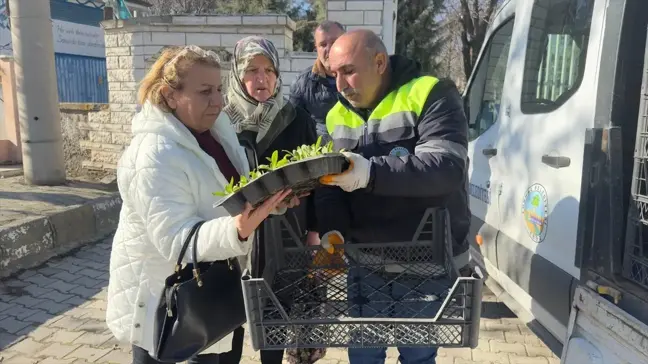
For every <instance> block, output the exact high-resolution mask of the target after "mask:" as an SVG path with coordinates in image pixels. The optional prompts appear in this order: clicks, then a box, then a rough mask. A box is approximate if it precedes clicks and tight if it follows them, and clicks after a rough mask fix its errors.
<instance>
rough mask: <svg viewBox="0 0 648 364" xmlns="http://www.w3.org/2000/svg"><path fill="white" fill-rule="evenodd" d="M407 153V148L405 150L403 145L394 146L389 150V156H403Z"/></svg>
mask: <svg viewBox="0 0 648 364" xmlns="http://www.w3.org/2000/svg"><path fill="white" fill-rule="evenodd" d="M409 154H410V152H409V150H407V148H404V147H395V148H394V149H392V150H391V151H390V152H389V156H391V157H404V156H406V155H409Z"/></svg>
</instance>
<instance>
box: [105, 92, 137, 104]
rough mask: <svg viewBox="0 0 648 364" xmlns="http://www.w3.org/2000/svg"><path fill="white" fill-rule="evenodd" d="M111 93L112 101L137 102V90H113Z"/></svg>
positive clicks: (121, 102)
mask: <svg viewBox="0 0 648 364" xmlns="http://www.w3.org/2000/svg"><path fill="white" fill-rule="evenodd" d="M109 95H110V102H111V103H116V104H131V103H135V102H137V92H135V91H112V92H110V93H109Z"/></svg>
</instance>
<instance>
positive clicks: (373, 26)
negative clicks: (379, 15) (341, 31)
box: [346, 25, 382, 36]
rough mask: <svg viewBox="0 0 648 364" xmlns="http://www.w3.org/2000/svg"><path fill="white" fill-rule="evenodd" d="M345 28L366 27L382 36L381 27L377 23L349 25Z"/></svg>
mask: <svg viewBox="0 0 648 364" xmlns="http://www.w3.org/2000/svg"><path fill="white" fill-rule="evenodd" d="M346 28H347V30H355V29H368V30H372V31H373V32H374V33H376V34H378V35H380V36H382V27H381V26H378V25H349V26H347V27H346Z"/></svg>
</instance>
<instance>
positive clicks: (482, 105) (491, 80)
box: [466, 18, 514, 140]
mask: <svg viewBox="0 0 648 364" xmlns="http://www.w3.org/2000/svg"><path fill="white" fill-rule="evenodd" d="M513 24H514V22H513V18H511V19H509V20H507V21H506V22H505V23H503V24H502V25H501V26H500V27H499V28H498V29H497V30H496V31H495V32H494V33H493V36H492V37H491V38H490V40H489V41H488V45H487V48H486V49H485V51H484V54H483V55H482V57H481V60H480V61H479V64H477V66H476V68H475V69H476V73H475V75H474V76H473V79H472V82H471V84H470V86H469V90H468V93H466V95H467V96H468V110H469V113H468V114H469V117H470V120H469V125H470V135H469V137H470V140H474V139H476V138H477V137H478V136H480V135H482V134H483V133H484V132H485V131H486V130H488V128H490V127H491V126H492V125H493V124H495V122H496V121H497V117H498V114H499V108H500V102H501V99H502V90H503V89H504V78H505V76H506V65H507V63H508V55H509V48H510V45H511V36H512V34H513Z"/></svg>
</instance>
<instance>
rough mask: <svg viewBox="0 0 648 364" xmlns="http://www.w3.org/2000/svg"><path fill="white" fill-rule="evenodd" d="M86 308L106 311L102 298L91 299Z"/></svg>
mask: <svg viewBox="0 0 648 364" xmlns="http://www.w3.org/2000/svg"><path fill="white" fill-rule="evenodd" d="M87 308H93V309H97V310H102V311H106V308H107V306H106V301H104V300H92V302H91V303H90V304H89V305H88V306H87Z"/></svg>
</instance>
